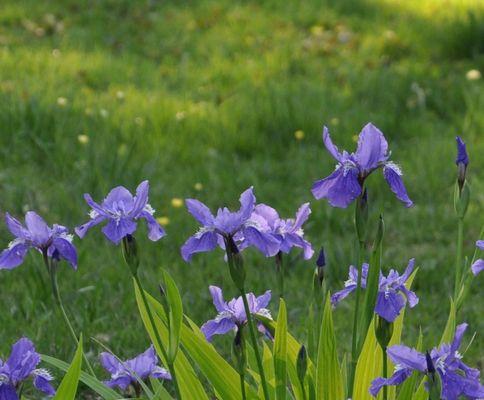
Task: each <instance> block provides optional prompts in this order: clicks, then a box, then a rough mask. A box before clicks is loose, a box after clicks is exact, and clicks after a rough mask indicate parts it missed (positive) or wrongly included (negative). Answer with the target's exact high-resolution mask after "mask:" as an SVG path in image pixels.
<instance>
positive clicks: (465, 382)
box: [370, 323, 484, 400]
mask: <svg viewBox="0 0 484 400" xmlns="http://www.w3.org/2000/svg"><path fill="white" fill-rule="evenodd" d="M466 329H467V324H465V323H464V324H461V325H458V326H457V328H456V332H455V336H454V340H453V341H452V343H451V344H443V345H441V346H440V347H435V348H434V349H432V351H431V352H430V353H429V357H427V358H428V359H427V358H426V355H425V354H422V353H420V352H419V351H417V350H415V349H412V348H410V347H407V346H403V345H394V346H390V347H389V348H388V350H387V354H388V357H390V359H391V360H392V362H393V363H394V364H395V372H394V373H393V375H392V376H391V377H390V378H388V379H387V378H381V377H380V378H376V379H375V380H374V381H373V382H372V384H371V387H370V393H371V394H372V395H373V396H375V397H376V396H377V395H378V393H379V391H380V390H381V388H383V387H384V386H390V385H391V386H398V385H400V384H402V383H403V382H404V381H405V380H406V379H407V378H409V377H410V376H411V374H412V372H413V371H418V372H420V373H423V374H426V375H428V376H429V375H432V374H435V373H437V374H438V376H432V377H431V378H432V381H433V382H435V379H439V380H440V383H441V394H440V397H439V398H442V399H443V400H458V399H460V398H461V396H464V398H466V399H470V400H474V399H481V398H484V386H482V385H481V384H480V382H479V375H480V373H479V371H478V370H477V369H474V368H470V367H469V366H467V365H466V364H464V362H463V361H462V355H461V354H460V353H459V347H460V345H461V342H462V337H463V336H464V333H465V331H466Z"/></svg>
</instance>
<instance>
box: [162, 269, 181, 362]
mask: <svg viewBox="0 0 484 400" xmlns="http://www.w3.org/2000/svg"><path fill="white" fill-rule="evenodd" d="M163 280H164V283H165V290H166V297H167V299H168V305H169V316H168V327H169V330H170V335H169V341H168V352H167V357H168V358H169V359H170V360H171V361H172V362H173V361H174V360H175V357H176V354H177V352H178V346H179V344H180V331H181V326H182V323H183V304H182V299H181V296H180V292H179V291H178V288H177V286H176V284H175V281H174V280H173V278H172V277H171V276H170V274H169V273H168V272H166V271H163Z"/></svg>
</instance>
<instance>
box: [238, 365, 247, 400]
mask: <svg viewBox="0 0 484 400" xmlns="http://www.w3.org/2000/svg"><path fill="white" fill-rule="evenodd" d="M239 377H240V391H241V392H242V400H246V398H247V395H246V393H245V371H240V372H239Z"/></svg>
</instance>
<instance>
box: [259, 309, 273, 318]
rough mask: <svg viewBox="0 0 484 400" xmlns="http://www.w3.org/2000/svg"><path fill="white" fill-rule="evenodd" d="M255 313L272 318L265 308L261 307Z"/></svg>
mask: <svg viewBox="0 0 484 400" xmlns="http://www.w3.org/2000/svg"><path fill="white" fill-rule="evenodd" d="M256 314H257V315H260V316H261V317H265V318H268V319H272V315H271V312H270V311H269V310H268V309H267V308H261V309H260V310H259V311H257V312H256Z"/></svg>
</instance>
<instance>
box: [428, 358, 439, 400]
mask: <svg viewBox="0 0 484 400" xmlns="http://www.w3.org/2000/svg"><path fill="white" fill-rule="evenodd" d="M425 361H426V362H427V383H428V390H429V400H440V398H441V393H442V384H441V382H440V376H439V374H436V373H435V372H436V371H435V366H434V363H433V361H432V357H430V354H429V352H428V351H427V352H426V353H425Z"/></svg>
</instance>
